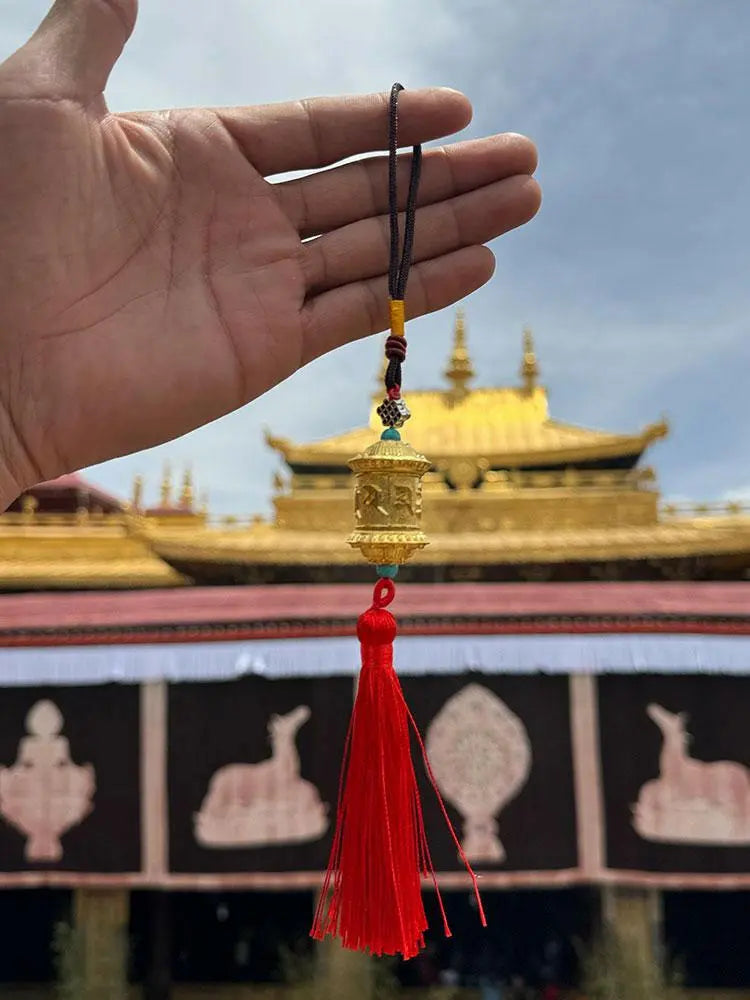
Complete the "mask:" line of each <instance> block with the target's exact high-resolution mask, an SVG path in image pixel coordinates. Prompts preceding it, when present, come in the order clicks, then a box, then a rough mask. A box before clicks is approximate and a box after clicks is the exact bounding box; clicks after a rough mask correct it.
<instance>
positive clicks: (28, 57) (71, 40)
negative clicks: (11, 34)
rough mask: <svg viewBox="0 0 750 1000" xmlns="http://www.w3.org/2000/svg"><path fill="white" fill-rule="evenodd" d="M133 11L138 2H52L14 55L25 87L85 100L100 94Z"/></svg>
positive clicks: (130, 25) (132, 20)
mask: <svg viewBox="0 0 750 1000" xmlns="http://www.w3.org/2000/svg"><path fill="white" fill-rule="evenodd" d="M137 12H138V0H56V2H55V4H54V6H53V7H52V9H51V10H50V12H49V14H47V16H46V18H45V19H44V20H43V21H42V23H41V25H40V26H39V28H38V29H37V31H36V32H35V33H34V35H33V36H32V38H31V39H30V40H29V42H28V43H27V44H26V45H25V46H24V47H23V49H21V50H20V51H19V52H17V53H16V58H19V57H20V60H19V61H21V62H22V64H23V65H24V68H25V70H26V72H27V73H28V74H29V77H30V78H31V79H29V80H28V82H29V83H30V84H31V85H32V86H33V85H34V84H35V85H36V88H37V89H38V87H39V85H40V84H42V85H43V87H44V90H45V92H47V93H49V94H52V95H54V96H56V97H70V98H74V99H78V100H84V101H85V100H88V99H91V98H93V97H95V96H96V95H98V94H101V93H102V91H103V90H104V88H105V86H106V84H107V80H108V79H109V74H110V73H111V72H112V68H113V67H114V65H115V63H116V62H117V60H118V58H119V57H120V54H121V52H122V50H123V48H124V46H125V43H126V42H127V40H128V38H129V37H130V35H131V33H132V31H133V28H134V27H135V21H136V15H137ZM11 58H13V57H11ZM6 65H7V64H6ZM32 81H33V82H32Z"/></svg>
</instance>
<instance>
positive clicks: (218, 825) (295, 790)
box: [195, 705, 328, 847]
mask: <svg viewBox="0 0 750 1000" xmlns="http://www.w3.org/2000/svg"><path fill="white" fill-rule="evenodd" d="M309 718H310V709H309V708H308V707H307V705H300V706H299V708H295V709H294V711H293V712H289V713H288V715H272V716H271V718H270V720H269V723H268V735H269V737H270V740H271V748H272V753H271V757H270V759H269V760H264V761H261V762H260V763H258V764H228V765H227V766H226V767H222V768H220V769H219V770H218V771H216V773H215V774H214V775H213V777H212V778H211V781H210V783H209V786H208V792H207V793H206V796H205V798H204V800H203V803H202V805H201V809H200V812H198V813H196V815H195V838H196V840H197V841H198V843H200V844H202V845H203V846H204V847H262V846H265V845H269V844H294V843H301V842H304V841H311V840H318V839H319V838H320V837H322V836H323V834H324V833H325V832H326V830H327V829H328V810H327V808H326V806H325V805H324V804H323V803H322V802H321V799H320V795H319V794H318V789H317V788H316V787H315V785H313V784H312V783H311V782H309V781H305V780H304V779H303V778H301V777H300V759H299V754H298V752H297V745H296V736H297V731H298V730H299V728H300V727H301V726H303V725H304V724H305V722H307V720H308V719H309Z"/></svg>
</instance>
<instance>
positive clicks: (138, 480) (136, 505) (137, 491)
mask: <svg viewBox="0 0 750 1000" xmlns="http://www.w3.org/2000/svg"><path fill="white" fill-rule="evenodd" d="M132 505H133V510H135V511H139V510H142V509H143V476H134V477H133V500H132Z"/></svg>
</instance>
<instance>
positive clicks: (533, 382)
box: [521, 326, 539, 395]
mask: <svg viewBox="0 0 750 1000" xmlns="http://www.w3.org/2000/svg"><path fill="white" fill-rule="evenodd" d="M521 380H522V382H523V387H524V389H525V390H526V392H527V393H528V395H531V394H532V393H533V392H534V390H535V389H536V386H537V382H538V381H539V365H538V364H537V360H536V351H535V350H534V335H533V333H532V332H531V330H530V329H529V327H528V326H526V327H524V330H523V360H522V361H521Z"/></svg>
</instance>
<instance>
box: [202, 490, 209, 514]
mask: <svg viewBox="0 0 750 1000" xmlns="http://www.w3.org/2000/svg"><path fill="white" fill-rule="evenodd" d="M201 514H203V516H204V517H208V490H203V492H202V493H201Z"/></svg>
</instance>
